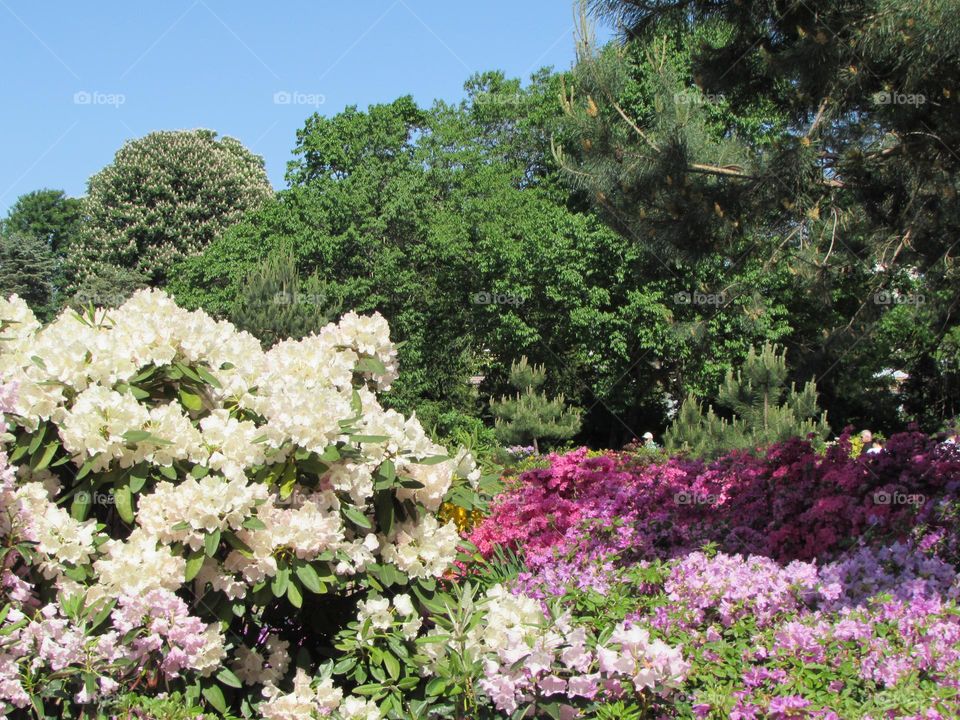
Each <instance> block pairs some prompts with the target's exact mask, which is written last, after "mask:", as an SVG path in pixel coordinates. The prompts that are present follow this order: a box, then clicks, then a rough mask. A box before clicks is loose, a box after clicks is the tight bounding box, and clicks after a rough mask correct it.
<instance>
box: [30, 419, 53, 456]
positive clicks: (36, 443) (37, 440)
mask: <svg viewBox="0 0 960 720" xmlns="http://www.w3.org/2000/svg"><path fill="white" fill-rule="evenodd" d="M47 427H48V425H47V423H44V424H43V425H41V426H40V428H39V429H38V430H37V432H36V434H34V436H33V437H32V438H31V440H30V444H29V445H28V446H27V452H28V453H30V454H31V455H33V454H34V453H35V452H36V451H37V450H38V449H39V448H40V445H41V444H42V443H43V437H44V436H45V435H46V434H47Z"/></svg>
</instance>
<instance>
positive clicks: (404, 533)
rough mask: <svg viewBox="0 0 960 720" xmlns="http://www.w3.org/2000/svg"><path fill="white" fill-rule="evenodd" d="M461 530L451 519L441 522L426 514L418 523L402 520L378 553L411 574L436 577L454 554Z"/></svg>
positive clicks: (450, 561) (416, 576) (445, 567)
mask: <svg viewBox="0 0 960 720" xmlns="http://www.w3.org/2000/svg"><path fill="white" fill-rule="evenodd" d="M459 545H460V534H459V533H458V532H457V527H456V525H454V524H453V523H452V522H451V523H447V524H446V525H443V526H441V525H440V524H439V523H438V522H437V519H436V517H434V516H433V515H427V516H426V517H424V518H423V520H421V521H420V522H419V523H416V524H414V523H405V524H404V525H403V526H402V527H401V528H400V530H399V532H397V534H396V537H395V538H394V539H393V542H387V543H385V544H384V545H383V546H382V547H381V548H380V555H381V556H382V557H383V559H384V560H386V561H387V562H389V563H393V564H394V565H396V566H397V567H398V568H400V569H401V570H402V571H403V572H405V573H407V575H409V576H410V577H412V578H426V577H439V576H440V575H442V574H443V572H444V571H445V570H446V569H447V568H448V567H450V564H451V563H452V562H453V561H454V560H455V559H456V557H457V547H458V546H459Z"/></svg>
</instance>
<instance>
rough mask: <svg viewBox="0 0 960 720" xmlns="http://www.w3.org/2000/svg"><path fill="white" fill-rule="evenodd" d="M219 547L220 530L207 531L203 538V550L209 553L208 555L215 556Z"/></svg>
mask: <svg viewBox="0 0 960 720" xmlns="http://www.w3.org/2000/svg"><path fill="white" fill-rule="evenodd" d="M218 547H220V530H214V531H213V532H212V533H207V535H206V537H204V538H203V550H204V552H206V553H207V557H213V554H214V553H215V552H216V551H217V548H218Z"/></svg>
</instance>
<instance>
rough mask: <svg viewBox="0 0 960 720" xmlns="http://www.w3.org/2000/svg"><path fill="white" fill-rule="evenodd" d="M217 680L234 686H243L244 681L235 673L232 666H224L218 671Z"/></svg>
mask: <svg viewBox="0 0 960 720" xmlns="http://www.w3.org/2000/svg"><path fill="white" fill-rule="evenodd" d="M217 680H219V681H220V682H222V683H223V684H224V685H227V686H228V687H232V688H241V687H243V683H241V682H240V678H238V677H237V676H236V675H235V674H234V672H233V670H231V669H230V668H226V667H225V668H222V669H221V670H220V672H218V673H217Z"/></svg>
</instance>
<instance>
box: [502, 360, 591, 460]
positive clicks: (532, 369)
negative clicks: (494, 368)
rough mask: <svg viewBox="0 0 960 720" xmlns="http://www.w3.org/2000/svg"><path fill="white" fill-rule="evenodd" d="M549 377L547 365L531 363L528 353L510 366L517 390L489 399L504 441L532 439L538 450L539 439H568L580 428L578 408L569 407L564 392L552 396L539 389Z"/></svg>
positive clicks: (515, 441)
mask: <svg viewBox="0 0 960 720" xmlns="http://www.w3.org/2000/svg"><path fill="white" fill-rule="evenodd" d="M546 379H547V373H546V370H545V369H544V367H543V366H542V365H531V364H530V363H529V361H528V360H527V358H526V356H524V357H522V358H520V361H519V362H516V363H514V364H513V365H511V366H510V385H512V386H513V388H514V389H515V390H516V393H515V394H513V395H505V396H503V397H502V398H500V399H499V400H492V401H491V402H490V412H491V413H493V416H494V418H496V425H495V428H496V433H497V439H499V440H500V442H502V443H503V444H504V445H525V444H526V443H528V442H532V443H533V450H534V453H539V452H540V440H569V439H570V438H572V437H573V436H574V435H576V434H577V432H578V431H579V430H580V410H579V408H571V407H568V406H567V403H566V400H565V399H564V397H563V395H558V396H557V397H553V398H551V397H547V395H546V394H544V393H542V392H541V391H540V388H541V386H542V385H543V384H544V382H546Z"/></svg>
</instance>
